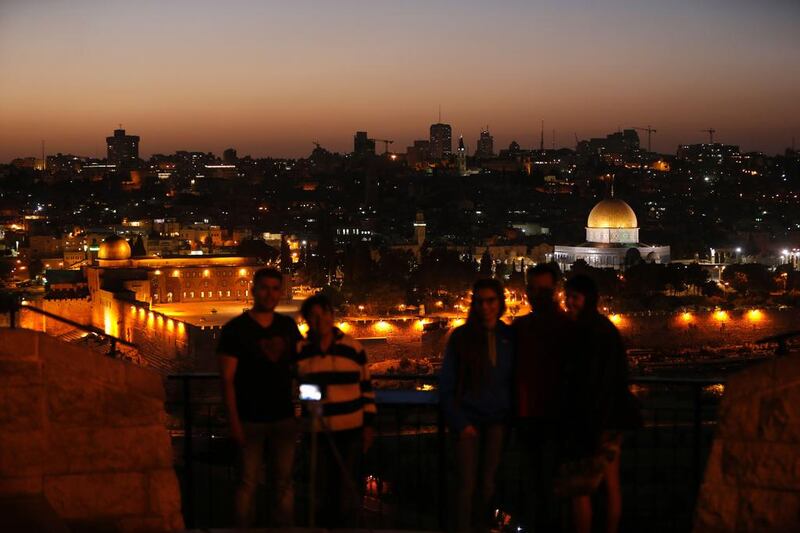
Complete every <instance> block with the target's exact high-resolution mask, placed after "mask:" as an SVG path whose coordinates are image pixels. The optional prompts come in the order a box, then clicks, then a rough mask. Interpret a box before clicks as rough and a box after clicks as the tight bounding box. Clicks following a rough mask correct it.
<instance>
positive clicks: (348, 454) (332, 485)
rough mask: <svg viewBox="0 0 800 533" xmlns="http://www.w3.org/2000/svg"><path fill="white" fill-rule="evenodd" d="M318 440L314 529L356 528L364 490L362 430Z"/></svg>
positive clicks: (320, 437) (322, 436) (338, 433)
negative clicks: (335, 452)
mask: <svg viewBox="0 0 800 533" xmlns="http://www.w3.org/2000/svg"><path fill="white" fill-rule="evenodd" d="M329 437H330V438H329ZM317 439H318V449H317V476H316V484H317V488H316V491H315V497H314V499H315V500H316V501H315V507H316V516H317V524H316V525H317V526H322V527H327V528H342V527H356V526H358V525H360V524H358V513H359V509H358V507H359V506H360V505H361V501H360V500H361V497H362V488H363V487H362V481H361V461H362V459H363V455H364V454H363V445H364V444H363V443H364V438H363V430H362V429H361V428H359V429H347V430H341V431H331V432H330V433H328V434H325V433H319V434H318V435H317ZM332 446H336V449H337V450H338V452H339V455H340V457H341V460H342V464H340V463H339V461H338V460H337V459H336V455H335V454H334V451H333V447H332Z"/></svg>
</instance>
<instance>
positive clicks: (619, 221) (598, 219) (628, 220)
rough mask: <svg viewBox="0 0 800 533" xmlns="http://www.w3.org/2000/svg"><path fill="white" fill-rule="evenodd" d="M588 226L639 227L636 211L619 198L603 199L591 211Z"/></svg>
mask: <svg viewBox="0 0 800 533" xmlns="http://www.w3.org/2000/svg"><path fill="white" fill-rule="evenodd" d="M586 227H587V228H626V229H628V228H630V229H632V228H638V227H639V224H638V222H637V221H636V213H634V212H633V209H631V206H629V205H628V204H626V203H625V202H623V201H622V200H619V199H617V198H609V199H607V200H603V201H601V202H600V203H598V204H597V205H596V206H594V209H592V212H591V213H589V220H588V221H587V222H586Z"/></svg>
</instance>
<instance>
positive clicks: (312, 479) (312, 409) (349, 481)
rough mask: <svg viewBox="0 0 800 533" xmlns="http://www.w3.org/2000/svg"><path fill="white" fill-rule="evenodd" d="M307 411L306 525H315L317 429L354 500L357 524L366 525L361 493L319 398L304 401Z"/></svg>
mask: <svg viewBox="0 0 800 533" xmlns="http://www.w3.org/2000/svg"><path fill="white" fill-rule="evenodd" d="M305 404H306V407H307V410H308V413H309V414H310V415H311V458H310V468H309V483H308V485H309V493H310V494H309V508H308V525H309V527H310V528H313V527H314V526H315V522H316V507H317V506H316V492H317V491H316V489H317V487H316V478H317V453H318V447H319V443H318V441H317V438H318V434H319V431H318V429H320V428H321V429H322V431H323V433H324V434H325V437H326V438H327V440H328V445H329V446H330V449H331V453H332V454H333V457H334V459H335V460H336V464H337V466H338V467H339V471H340V473H341V475H342V477H343V478H344V479H345V483H346V485H347V490H348V491H349V492H350V496H351V498H352V499H353V502H356V510H357V524H358V525H359V526H366V520H365V519H364V506H363V504H362V502H360V501H359V500H360V497H361V493H360V492H359V491H358V487H357V486H356V483H355V481H354V480H353V476H352V473H351V472H350V471H349V470H348V468H347V465H345V463H344V459H343V458H342V454H341V452H340V451H339V448H338V446H336V441H335V440H334V438H333V434H332V433H333V432H332V431H331V428H330V426H329V425H328V423H327V422H326V420H325V418H324V417H323V416H322V402H321V401H319V400H314V401H306V402H305ZM367 529H368V530H369V531H372V528H370V527H367Z"/></svg>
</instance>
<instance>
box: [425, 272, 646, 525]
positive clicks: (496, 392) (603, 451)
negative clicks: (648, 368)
mask: <svg viewBox="0 0 800 533" xmlns="http://www.w3.org/2000/svg"><path fill="white" fill-rule="evenodd" d="M559 283H560V275H559V273H558V272H557V271H556V270H555V269H552V268H550V266H549V265H538V266H536V267H533V268H531V269H530V270H529V271H528V275H527V294H528V300H529V302H530V305H531V313H530V314H528V315H525V316H523V317H520V318H518V319H516V320H514V322H513V323H512V324H511V325H507V324H505V323H504V322H502V321H501V317H502V316H503V314H504V311H505V294H504V289H503V285H502V284H501V283H500V282H499V281H498V280H495V279H482V280H479V281H478V282H476V283H475V285H474V287H473V290H472V302H471V306H470V312H469V316H468V318H467V321H466V323H465V324H464V325H462V326H460V327H458V328H456V329H455V330H454V331H453V333H452V334H451V336H450V338H449V340H448V343H447V348H446V350H445V356H444V361H443V364H442V368H441V373H440V378H439V383H440V386H439V394H440V400H441V405H442V409H443V411H444V415H445V420H446V422H447V424H448V427H449V430H450V433H451V434H452V435H453V441H454V448H455V459H456V470H457V477H458V484H457V489H456V492H457V494H456V496H455V499H456V502H455V509H454V513H453V515H454V518H455V523H454V524H453V526H454V529H455V530H456V531H459V532H462V531H464V532H465V531H484V530H488V527H489V524H490V521H491V520H492V513H491V510H492V506H491V503H492V498H493V496H494V493H495V488H494V485H495V478H496V473H497V469H498V466H499V464H500V462H501V460H502V458H503V453H504V450H505V445H506V442H507V440H508V439H509V430H510V428H512V427H513V428H515V431H514V437H515V438H517V439H519V441H520V443H521V449H522V450H523V451H524V456H525V459H526V461H525V463H526V464H525V466H524V472H523V473H522V474H523V476H524V478H525V479H526V480H527V481H528V483H529V486H528V487H527V488H528V490H526V491H525V494H526V495H527V496H528V499H529V501H528V502H526V505H525V506H524V508H525V510H526V514H527V516H525V517H524V520H525V522H526V523H527V524H529V525H530V526H532V529H533V530H534V531H575V532H578V533H584V532H589V531H591V530H592V525H593V522H597V521H598V520H596V519H595V517H594V516H593V515H595V514H598V515H599V516H602V522H603V524H604V525H603V530H604V531H606V532H609V533H614V532H616V531H617V529H618V526H619V520H620V514H621V509H622V497H621V490H620V478H619V466H620V447H621V444H622V437H621V435H622V431H624V430H626V429H634V428H636V427H637V426H638V425H639V424H641V414H640V411H639V407H638V405H637V402H636V399H635V397H634V396H633V395H632V394H631V392H630V391H629V389H628V366H627V358H626V355H625V349H624V346H623V343H622V339H621V337H620V334H619V332H618V330H617V328H616V327H615V326H614V325H613V324H612V323H611V321H609V320H608V319H607V318H606V317H605V316H604V315H602V314H601V313H599V312H598V298H599V295H598V290H597V286H596V285H595V283H594V282H593V281H592V280H591V279H590V278H588V277H586V276H582V275H577V276H574V277H572V278H571V279H569V280H568V281H567V282H566V284H565V287H564V289H565V294H566V302H565V303H566V311H565V310H564V309H563V308H562V306H561V303H560V302H559V301H558V299H557V294H558V286H559ZM601 488H602V489H604V490H602V491H599V489H601ZM598 492H602V493H603V494H604V496H605V497H604V498H603V499H602V503H601V505H602V512H601V513H595V512H593V511H596V509H593V500H597V498H593V496H594V495H595V494H596V493H598Z"/></svg>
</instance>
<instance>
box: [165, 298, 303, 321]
mask: <svg viewBox="0 0 800 533" xmlns="http://www.w3.org/2000/svg"><path fill="white" fill-rule="evenodd" d="M249 307H250V306H249V305H248V303H247V302H191V303H172V304H162V305H154V306H153V311H158V312H159V313H164V314H165V315H167V316H171V317H173V318H176V319H178V320H182V321H184V322H187V323H189V324H194V325H196V326H221V325H223V324H225V323H226V322H227V321H228V320H230V319H231V318H234V317H235V316H237V315H239V314H241V313H242V311H244V310H245V309H248V308H249ZM277 311H278V312H279V313H284V314H287V315H290V316H292V317H294V316H295V315H297V313H298V312H299V311H300V302H299V301H298V302H295V301H292V302H291V303H289V304H285V305H279V306H278V309H277Z"/></svg>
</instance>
